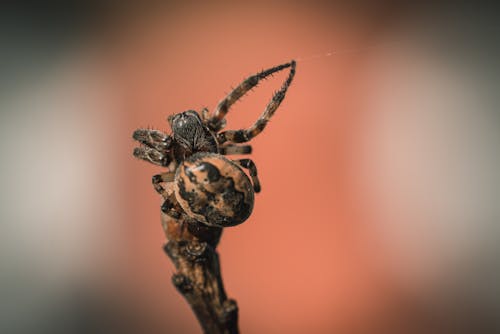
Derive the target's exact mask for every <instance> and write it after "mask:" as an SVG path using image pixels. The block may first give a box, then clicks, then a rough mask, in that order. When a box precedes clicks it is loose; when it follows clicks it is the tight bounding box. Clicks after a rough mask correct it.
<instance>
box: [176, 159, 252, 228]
mask: <svg viewBox="0 0 500 334" xmlns="http://www.w3.org/2000/svg"><path fill="white" fill-rule="evenodd" d="M175 196H176V197H177V200H178V202H179V204H180V205H181V207H182V208H183V209H184V211H185V212H186V213H187V214H188V215H189V216H190V217H192V218H194V219H196V220H198V221H200V222H203V223H205V224H207V225H211V226H218V227H227V226H234V225H238V224H241V223H243V222H244V221H245V220H246V219H247V218H248V217H249V216H250V214H251V213H252V209H253V203H254V191H253V189H252V184H251V182H250V179H249V178H248V176H247V175H246V174H245V173H244V172H243V170H241V168H240V167H239V166H238V165H236V164H235V163H234V162H232V161H230V160H228V159H226V158H225V157H224V156H222V155H219V154H215V153H206V152H200V153H196V154H193V155H192V156H190V157H189V158H187V159H186V160H185V161H184V162H183V163H182V164H181V165H180V166H179V167H178V168H177V172H176V175H175Z"/></svg>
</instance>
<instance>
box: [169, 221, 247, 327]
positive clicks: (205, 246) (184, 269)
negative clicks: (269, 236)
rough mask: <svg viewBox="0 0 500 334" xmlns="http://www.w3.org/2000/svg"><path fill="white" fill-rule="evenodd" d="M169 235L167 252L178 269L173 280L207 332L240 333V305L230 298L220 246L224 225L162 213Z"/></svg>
mask: <svg viewBox="0 0 500 334" xmlns="http://www.w3.org/2000/svg"><path fill="white" fill-rule="evenodd" d="M162 226H163V229H164V231H165V235H166V237H167V239H168V242H167V244H166V245H165V247H164V250H165V252H166V253H167V255H168V256H169V257H170V259H171V260H172V261H173V263H174V265H175V267H176V269H177V272H176V273H175V274H174V275H173V276H172V282H173V284H174V286H175V287H176V288H177V290H178V291H179V292H180V293H181V294H182V295H183V296H184V298H186V300H187V302H188V303H189V305H190V306H191V309H192V310H193V312H194V313H195V315H196V317H197V319H198V321H199V323H200V325H201V327H202V329H203V332H204V333H207V334H219V333H220V334H237V333H238V332H239V331H238V306H237V304H236V301H234V300H232V299H228V298H227V296H226V292H225V290H224V284H223V282H222V276H221V272H220V263H219V255H218V254H217V251H216V247H217V244H218V243H219V240H220V237H221V234H222V228H218V227H208V226H205V225H203V224H201V223H199V222H194V221H193V222H187V221H183V220H182V218H180V219H174V218H172V217H170V216H168V215H166V214H162Z"/></svg>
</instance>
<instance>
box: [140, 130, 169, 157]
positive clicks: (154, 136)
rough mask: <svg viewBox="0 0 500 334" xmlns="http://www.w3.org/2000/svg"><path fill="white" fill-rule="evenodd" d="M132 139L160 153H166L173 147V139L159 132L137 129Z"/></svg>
mask: <svg viewBox="0 0 500 334" xmlns="http://www.w3.org/2000/svg"><path fill="white" fill-rule="evenodd" d="M132 138H134V139H135V140H137V141H138V142H139V143H141V144H143V145H145V146H147V147H150V148H154V149H156V150H157V151H160V152H166V151H167V150H169V149H170V147H171V146H172V137H170V136H169V135H167V134H166V133H163V132H161V131H158V130H151V129H137V130H135V131H134V133H133V134H132Z"/></svg>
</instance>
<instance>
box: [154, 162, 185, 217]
mask: <svg viewBox="0 0 500 334" xmlns="http://www.w3.org/2000/svg"><path fill="white" fill-rule="evenodd" d="M174 179H175V172H166V173H162V174H157V175H154V176H153V178H152V183H153V187H154V188H155V190H156V191H157V192H158V193H159V194H160V195H162V196H163V198H164V199H165V201H164V202H163V204H162V206H161V211H162V212H163V213H165V214H167V215H169V216H170V217H172V218H174V219H179V218H181V216H182V215H183V214H184V212H183V211H182V209H180V208H179V206H178V205H177V199H176V198H175V193H174V191H173V188H172V187H169V188H167V189H165V188H164V187H163V186H162V185H161V184H162V183H171V182H173V181H174Z"/></svg>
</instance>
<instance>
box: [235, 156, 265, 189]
mask: <svg viewBox="0 0 500 334" xmlns="http://www.w3.org/2000/svg"><path fill="white" fill-rule="evenodd" d="M234 162H236V163H237V164H238V165H240V166H241V167H243V168H246V169H248V171H249V172H250V178H251V179H252V183H253V190H254V191H255V192H256V193H258V192H260V181H259V178H258V176H257V166H255V163H254V162H253V161H252V160H250V159H240V160H234Z"/></svg>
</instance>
